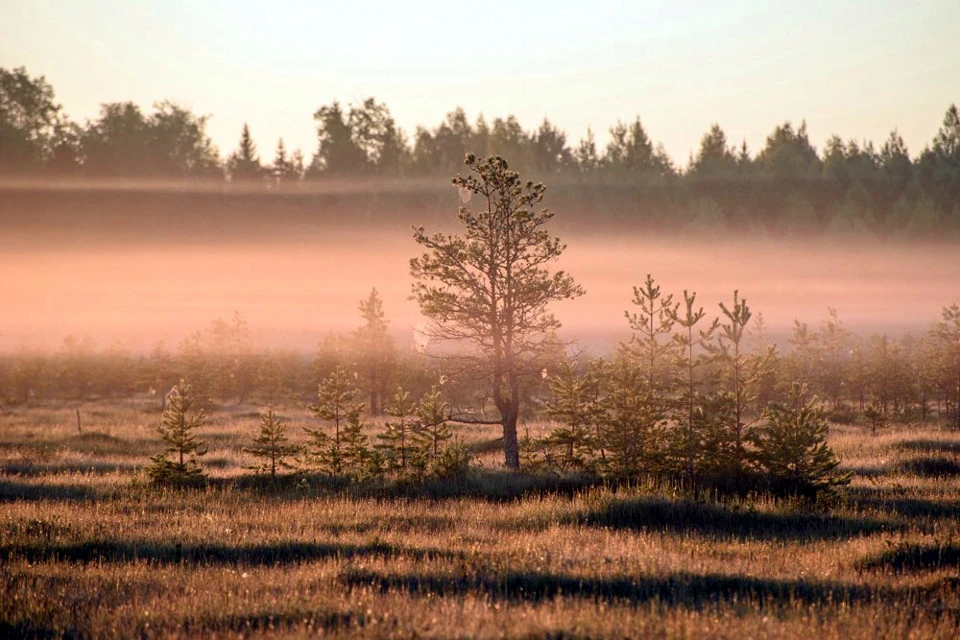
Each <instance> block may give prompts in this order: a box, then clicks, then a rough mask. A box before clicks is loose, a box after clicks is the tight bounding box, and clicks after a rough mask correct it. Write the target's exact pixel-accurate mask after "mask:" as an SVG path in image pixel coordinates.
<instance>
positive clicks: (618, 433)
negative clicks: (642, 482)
mask: <svg viewBox="0 0 960 640" xmlns="http://www.w3.org/2000/svg"><path fill="white" fill-rule="evenodd" d="M607 371H608V373H607V379H606V387H607V397H606V407H607V411H606V413H605V416H604V418H605V421H604V425H603V439H604V442H605V443H606V445H607V451H608V453H607V460H606V467H607V468H608V470H609V471H611V472H612V473H613V475H615V476H617V477H621V478H636V477H638V476H640V475H642V474H653V473H659V472H660V471H662V470H663V467H664V465H663V460H664V454H665V453H666V435H667V432H666V425H667V420H666V408H665V405H664V403H663V400H662V398H660V397H659V396H658V395H657V393H656V390H655V389H654V388H653V387H651V386H650V384H649V381H648V379H647V377H646V372H645V371H644V370H643V369H642V368H641V367H638V366H637V365H636V364H634V362H633V361H632V360H630V359H627V358H622V357H621V358H618V359H617V361H616V362H614V363H613V365H612V366H610V367H609V368H608V370H607Z"/></svg>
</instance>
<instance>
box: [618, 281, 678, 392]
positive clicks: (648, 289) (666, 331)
mask: <svg viewBox="0 0 960 640" xmlns="http://www.w3.org/2000/svg"><path fill="white" fill-rule="evenodd" d="M633 304H635V305H636V306H638V307H640V311H639V312H635V313H630V312H629V311H624V315H625V316H626V317H627V322H628V323H629V324H630V329H631V330H632V331H633V335H632V337H631V339H630V344H629V345H628V349H629V351H630V353H631V354H633V355H634V356H635V357H636V358H638V359H639V360H640V361H641V362H642V363H643V365H642V366H643V368H644V370H645V373H646V378H647V384H648V385H649V386H650V388H651V389H655V388H657V387H658V386H659V383H660V381H659V380H658V379H657V376H658V374H659V373H660V371H661V363H662V362H667V363H669V360H670V358H671V356H673V355H674V354H675V352H676V343H675V342H674V341H672V340H671V339H670V336H671V333H672V331H673V324H674V320H673V316H671V314H673V315H674V316H675V315H676V312H677V309H678V308H679V303H677V304H674V303H673V294H670V295H668V296H665V297H664V296H662V295H661V293H660V286H659V285H655V284H654V281H653V277H652V276H651V275H650V274H649V273H648V274H647V279H646V281H645V282H644V284H643V286H642V287H634V288H633Z"/></svg>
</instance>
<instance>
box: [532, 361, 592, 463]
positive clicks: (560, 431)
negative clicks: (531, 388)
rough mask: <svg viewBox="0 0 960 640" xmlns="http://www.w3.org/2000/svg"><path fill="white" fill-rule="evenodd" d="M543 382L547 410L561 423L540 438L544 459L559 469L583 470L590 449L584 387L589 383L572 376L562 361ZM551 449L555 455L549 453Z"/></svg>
mask: <svg viewBox="0 0 960 640" xmlns="http://www.w3.org/2000/svg"><path fill="white" fill-rule="evenodd" d="M547 384H548V386H549V388H550V392H551V394H552V398H551V399H550V400H549V401H548V402H547V413H548V415H549V416H550V417H551V418H553V419H554V420H557V421H559V422H560V424H561V425H562V426H560V427H558V428H556V429H554V430H553V431H551V432H550V434H549V435H548V436H547V437H546V438H544V439H543V443H542V444H543V446H544V447H545V450H546V451H547V452H548V453H547V461H548V463H549V464H550V465H551V466H553V467H555V468H557V469H558V470H560V471H573V470H581V469H584V468H585V467H586V466H587V463H588V461H589V459H590V457H592V453H593V449H594V442H593V440H592V438H591V437H590V434H589V432H588V429H589V425H590V423H591V415H590V408H589V407H588V404H587V403H588V398H587V397H586V392H587V390H586V388H585V387H586V386H587V385H588V384H589V382H588V381H586V380H584V378H581V377H579V376H577V375H576V373H575V372H574V368H573V364H572V363H570V362H565V363H564V364H563V366H561V367H560V370H559V371H558V372H557V374H556V375H553V376H551V377H550V378H549V379H548V382H547ZM554 449H556V450H559V455H557V456H554V455H550V454H549V451H552V450H554Z"/></svg>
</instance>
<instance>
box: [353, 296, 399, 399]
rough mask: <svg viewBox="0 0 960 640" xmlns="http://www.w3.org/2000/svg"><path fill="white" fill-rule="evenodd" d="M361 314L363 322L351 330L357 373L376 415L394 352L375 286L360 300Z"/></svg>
mask: <svg viewBox="0 0 960 640" xmlns="http://www.w3.org/2000/svg"><path fill="white" fill-rule="evenodd" d="M360 316H361V317H362V318H363V321H364V324H363V326H361V327H360V328H359V329H357V331H356V333H355V334H354V344H355V348H356V352H357V359H358V364H359V367H360V374H361V376H362V377H363V378H364V381H365V382H366V385H367V387H368V391H369V394H370V396H369V397H370V404H369V405H368V406H369V409H370V414H371V415H378V414H379V413H380V408H381V407H380V404H381V402H382V401H383V399H384V398H383V396H384V390H385V389H386V381H387V378H388V377H389V375H390V369H391V368H393V365H394V362H395V354H394V345H393V339H391V337H390V335H389V334H388V333H387V321H386V320H385V318H384V313H383V302H382V301H381V300H380V294H379V293H377V290H376V289H371V290H370V295H369V296H368V297H367V299H366V300H361V301H360Z"/></svg>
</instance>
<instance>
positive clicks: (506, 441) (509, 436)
mask: <svg viewBox="0 0 960 640" xmlns="http://www.w3.org/2000/svg"><path fill="white" fill-rule="evenodd" d="M518 415H519V411H517V410H516V409H515V408H513V407H511V410H510V411H509V412H508V413H507V415H505V416H503V462H504V464H505V465H507V468H508V469H514V470H518V469H520V444H519V442H518V441H517V416H518Z"/></svg>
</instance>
